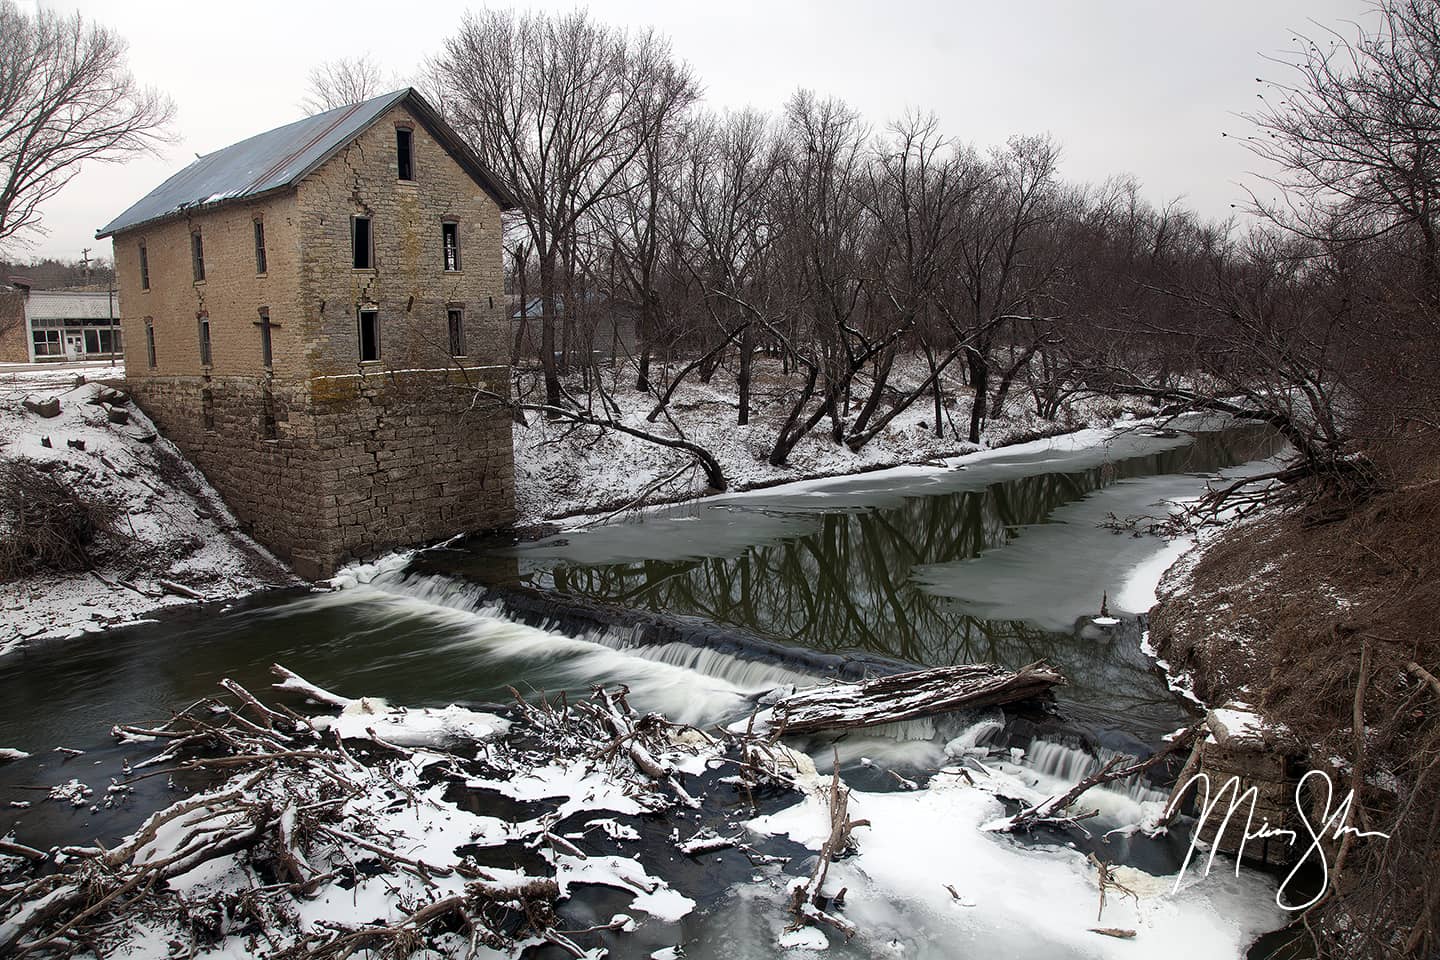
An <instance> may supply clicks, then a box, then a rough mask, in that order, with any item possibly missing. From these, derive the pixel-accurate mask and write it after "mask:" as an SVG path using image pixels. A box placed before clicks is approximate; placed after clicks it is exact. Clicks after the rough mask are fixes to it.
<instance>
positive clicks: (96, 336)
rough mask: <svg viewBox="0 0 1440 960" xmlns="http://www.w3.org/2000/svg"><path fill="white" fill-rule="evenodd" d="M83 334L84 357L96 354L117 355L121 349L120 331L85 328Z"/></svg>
mask: <svg viewBox="0 0 1440 960" xmlns="http://www.w3.org/2000/svg"><path fill="white" fill-rule="evenodd" d="M84 333H85V355H86V356H87V357H88V356H90V355H92V354H97V353H111V354H114V353H119V352H120V351H121V350H122V349H123V348H122V347H121V338H120V331H119V330H116V329H115V328H114V327H110V328H109V329H106V328H105V327H87V328H86V329H85V331H84Z"/></svg>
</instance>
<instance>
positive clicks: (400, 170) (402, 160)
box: [395, 127, 415, 180]
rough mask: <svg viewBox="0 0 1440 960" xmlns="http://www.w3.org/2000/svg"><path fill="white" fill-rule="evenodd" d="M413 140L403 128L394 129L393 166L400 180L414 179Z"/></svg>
mask: <svg viewBox="0 0 1440 960" xmlns="http://www.w3.org/2000/svg"><path fill="white" fill-rule="evenodd" d="M413 141H414V138H413V137H412V136H411V133H410V131H409V130H407V129H405V128H404V127H396V128H395V166H396V168H397V175H398V176H399V178H400V179H401V180H414V179H415V157H414V153H413V151H412V145H413Z"/></svg>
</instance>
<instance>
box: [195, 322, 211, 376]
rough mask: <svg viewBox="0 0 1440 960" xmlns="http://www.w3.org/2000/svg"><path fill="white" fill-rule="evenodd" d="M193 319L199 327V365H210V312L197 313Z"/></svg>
mask: <svg viewBox="0 0 1440 960" xmlns="http://www.w3.org/2000/svg"><path fill="white" fill-rule="evenodd" d="M195 320H196V322H197V323H198V324H199V328H200V365H201V366H202V367H208V366H210V314H208V313H198V314H196V315H195Z"/></svg>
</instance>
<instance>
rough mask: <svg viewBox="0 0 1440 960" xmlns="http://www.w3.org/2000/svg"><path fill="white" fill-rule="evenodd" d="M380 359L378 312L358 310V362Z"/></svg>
mask: <svg viewBox="0 0 1440 960" xmlns="http://www.w3.org/2000/svg"><path fill="white" fill-rule="evenodd" d="M379 359H380V313H379V311H376V310H361V311H360V362H361V363H365V362H367V361H370V360H379Z"/></svg>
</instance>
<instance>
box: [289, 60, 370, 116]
mask: <svg viewBox="0 0 1440 960" xmlns="http://www.w3.org/2000/svg"><path fill="white" fill-rule="evenodd" d="M386 76H387V75H386V73H385V69H384V68H383V67H381V66H380V64H379V62H378V61H376V60H375V59H374V58H373V57H371V56H370V54H368V53H366V54H362V55H360V56H358V57H336V58H335V59H334V60H326V61H325V62H324V63H322V64H320V65H319V66H317V67H315V68H314V69H312V70H311V71H310V88H309V91H308V93H307V95H306V97H305V99H304V100H302V101H300V108H301V109H302V110H304V111H305V112H306V113H307V114H310V115H312V116H313V115H314V114H317V113H324V112H325V111H326V110H334V109H335V108H336V107H348V106H350V105H351V104H355V103H364V102H365V101H366V100H369V99H371V98H372V97H378V96H379V95H380V94H382V93H384V92H385V89H384V88H385V86H386V85H387V83H388V81H387V80H386Z"/></svg>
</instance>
